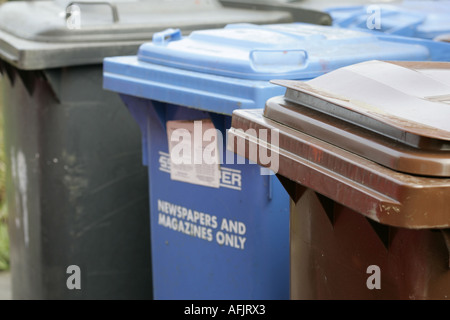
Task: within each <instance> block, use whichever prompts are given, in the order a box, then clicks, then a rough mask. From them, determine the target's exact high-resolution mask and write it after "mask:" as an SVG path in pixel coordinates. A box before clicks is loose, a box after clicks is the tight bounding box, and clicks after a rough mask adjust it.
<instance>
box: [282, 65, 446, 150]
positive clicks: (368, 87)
mask: <svg viewBox="0 0 450 320" xmlns="http://www.w3.org/2000/svg"><path fill="white" fill-rule="evenodd" d="M274 83H277V84H279V85H283V86H286V87H287V88H288V90H287V91H286V94H285V99H286V100H288V101H291V102H295V103H300V104H302V105H305V106H308V107H310V108H313V109H315V110H318V111H322V112H324V113H326V114H330V115H333V116H335V117H337V118H339V119H341V120H344V121H348V122H350V123H353V124H355V125H358V126H361V127H363V128H366V129H368V130H372V131H374V132H376V133H378V134H381V135H384V136H387V137H389V138H392V139H394V140H396V141H399V142H402V143H405V144H407V145H411V146H413V147H417V148H420V147H423V148H427V149H428V148H430V149H434V150H449V149H450V144H449V141H450V125H449V122H448V119H449V118H450V108H449V105H450V64H447V63H431V64H425V63H420V64H417V67H414V65H411V64H409V67H406V66H405V65H399V64H395V63H389V62H382V61H368V62H364V63H359V64H355V65H351V66H347V67H344V68H340V69H338V70H335V71H333V72H330V73H328V74H326V75H323V76H321V77H318V78H315V79H313V80H309V81H306V82H289V81H283V80H281V81H274ZM361 115H363V116H361ZM424 141H425V142H424ZM431 142H433V143H431Z"/></svg>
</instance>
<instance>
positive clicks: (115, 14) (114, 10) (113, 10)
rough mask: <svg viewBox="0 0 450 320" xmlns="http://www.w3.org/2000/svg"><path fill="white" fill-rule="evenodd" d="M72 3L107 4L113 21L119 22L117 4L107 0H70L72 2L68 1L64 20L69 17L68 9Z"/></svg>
mask: <svg viewBox="0 0 450 320" xmlns="http://www.w3.org/2000/svg"><path fill="white" fill-rule="evenodd" d="M73 5H105V6H108V7H110V8H111V13H112V18H113V22H114V23H117V22H119V11H118V10H117V6H116V5H115V4H112V3H110V2H107V1H90V2H85V1H72V2H69V4H68V5H67V7H66V20H67V19H69V17H70V14H71V13H70V11H69V8H70V7H71V6H73Z"/></svg>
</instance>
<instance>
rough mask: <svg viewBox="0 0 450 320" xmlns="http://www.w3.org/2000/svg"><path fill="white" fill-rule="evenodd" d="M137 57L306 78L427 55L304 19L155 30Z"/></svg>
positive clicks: (256, 75) (225, 71) (239, 73)
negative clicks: (366, 63) (182, 30)
mask: <svg viewBox="0 0 450 320" xmlns="http://www.w3.org/2000/svg"><path fill="white" fill-rule="evenodd" d="M138 58H139V60H140V61H145V62H150V63H154V64H158V65H164V66H170V67H174V68H179V69H185V70H191V71H197V72H202V73H210V74H216V75H222V76H228V77H234V78H243V79H253V80H271V79H274V78H284V79H309V78H313V77H316V76H319V75H321V74H324V73H326V72H328V71H331V70H334V69H336V68H339V67H342V66H345V65H348V64H351V63H356V62H360V61H364V60H370V59H385V60H430V53H429V50H428V49H427V48H426V47H425V46H415V45H405V44H404V43H399V42H394V41H385V40H381V39H378V38H377V37H376V36H374V35H372V34H370V33H366V32H360V31H355V30H348V29H339V28H331V27H327V26H318V25H312V24H304V23H294V24H276V25H265V26H257V25H251V24H233V25H228V26H226V27H225V28H222V29H210V30H200V31H194V32H192V33H191V34H190V35H189V36H187V37H182V36H181V35H180V33H179V31H178V30H173V29H171V30H167V31H165V32H162V33H159V34H158V33H157V34H156V35H155V36H154V37H153V42H151V43H146V44H143V45H142V46H141V47H140V49H139V52H138Z"/></svg>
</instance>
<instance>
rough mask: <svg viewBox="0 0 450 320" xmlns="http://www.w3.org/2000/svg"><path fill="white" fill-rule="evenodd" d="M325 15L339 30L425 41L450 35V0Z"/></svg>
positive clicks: (341, 10)
mask: <svg viewBox="0 0 450 320" xmlns="http://www.w3.org/2000/svg"><path fill="white" fill-rule="evenodd" d="M325 11H326V12H327V13H329V14H330V16H331V17H332V18H333V24H334V25H335V26H339V27H345V28H352V29H362V30H370V31H372V32H382V33H385V34H391V35H401V36H408V37H417V38H422V39H434V38H436V37H437V36H439V35H441V34H444V33H449V32H450V1H448V0H443V1H429V0H428V1H404V2H403V3H401V4H372V5H359V6H339V7H330V8H327V9H325ZM376 19H378V23H377V21H376Z"/></svg>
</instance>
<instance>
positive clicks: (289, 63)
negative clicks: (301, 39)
mask: <svg viewBox="0 0 450 320" xmlns="http://www.w3.org/2000/svg"><path fill="white" fill-rule="evenodd" d="M308 61H309V59H308V52H307V51H306V50H303V49H268V50H264V49H255V50H251V51H250V63H251V67H252V69H253V70H254V71H258V72H273V71H276V72H282V71H284V72H286V73H291V72H296V71H299V70H303V69H305V68H306V67H307V66H308Z"/></svg>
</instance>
